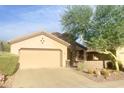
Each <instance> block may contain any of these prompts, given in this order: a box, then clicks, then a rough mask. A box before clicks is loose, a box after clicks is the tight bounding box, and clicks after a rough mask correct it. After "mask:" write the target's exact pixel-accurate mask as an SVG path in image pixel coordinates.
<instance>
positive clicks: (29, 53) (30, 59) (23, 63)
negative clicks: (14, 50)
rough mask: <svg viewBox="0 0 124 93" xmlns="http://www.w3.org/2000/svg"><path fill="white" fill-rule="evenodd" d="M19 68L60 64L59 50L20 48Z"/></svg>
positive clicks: (47, 66)
mask: <svg viewBox="0 0 124 93" xmlns="http://www.w3.org/2000/svg"><path fill="white" fill-rule="evenodd" d="M19 62H20V67H21V68H23V69H24V68H25V69H26V68H49V67H51V68H52V67H60V66H61V51H60V50H42V49H38V50H29V49H27V50H26V49H25V50H23V49H22V50H20V58H19Z"/></svg>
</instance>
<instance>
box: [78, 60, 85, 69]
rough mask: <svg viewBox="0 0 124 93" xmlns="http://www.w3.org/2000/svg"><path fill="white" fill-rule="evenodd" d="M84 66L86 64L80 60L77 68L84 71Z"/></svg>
mask: <svg viewBox="0 0 124 93" xmlns="http://www.w3.org/2000/svg"><path fill="white" fill-rule="evenodd" d="M83 68H84V64H83V63H82V62H79V63H78V64H77V69H78V70H81V71H82V70H83Z"/></svg>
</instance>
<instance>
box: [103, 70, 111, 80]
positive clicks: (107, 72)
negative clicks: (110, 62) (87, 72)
mask: <svg viewBox="0 0 124 93" xmlns="http://www.w3.org/2000/svg"><path fill="white" fill-rule="evenodd" d="M101 75H103V76H104V78H105V79H107V78H108V77H109V76H110V72H109V70H107V69H103V70H101Z"/></svg>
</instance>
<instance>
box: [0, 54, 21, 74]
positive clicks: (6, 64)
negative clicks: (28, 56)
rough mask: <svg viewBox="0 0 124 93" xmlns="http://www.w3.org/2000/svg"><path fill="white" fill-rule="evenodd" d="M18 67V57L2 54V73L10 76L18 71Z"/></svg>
mask: <svg viewBox="0 0 124 93" xmlns="http://www.w3.org/2000/svg"><path fill="white" fill-rule="evenodd" d="M18 66H19V63H18V56H16V55H14V54H10V53H7V52H0V73H2V74H4V75H9V76H10V75H12V74H14V72H15V71H16V70H17V69H18Z"/></svg>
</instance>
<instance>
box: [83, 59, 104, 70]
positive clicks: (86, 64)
mask: <svg viewBox="0 0 124 93" xmlns="http://www.w3.org/2000/svg"><path fill="white" fill-rule="evenodd" d="M84 67H85V68H92V69H96V68H97V69H103V61H85V62H84Z"/></svg>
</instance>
